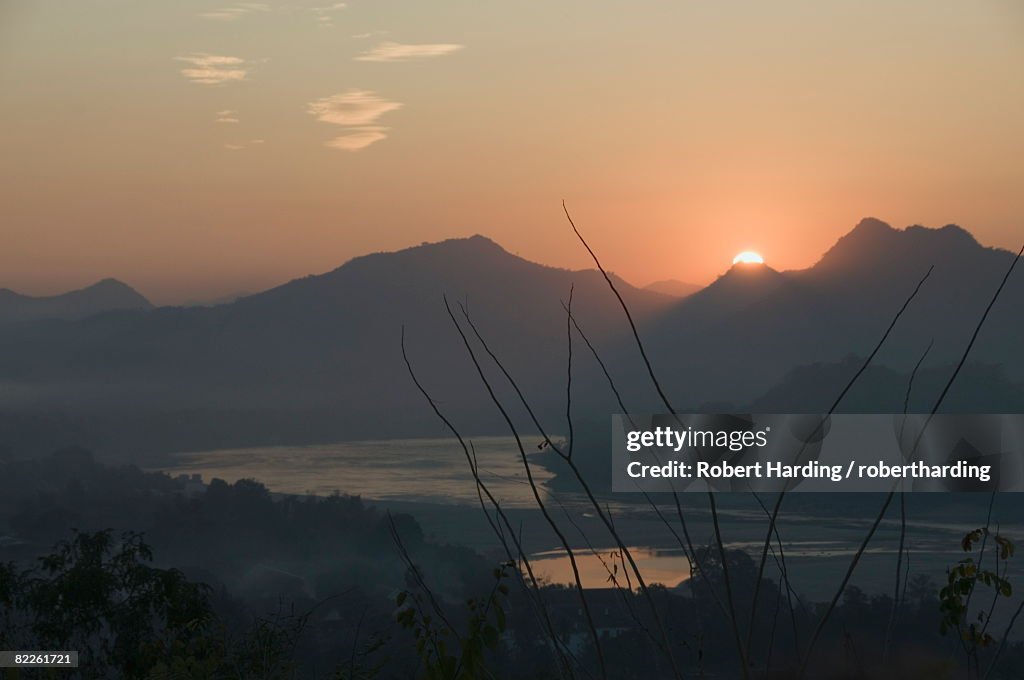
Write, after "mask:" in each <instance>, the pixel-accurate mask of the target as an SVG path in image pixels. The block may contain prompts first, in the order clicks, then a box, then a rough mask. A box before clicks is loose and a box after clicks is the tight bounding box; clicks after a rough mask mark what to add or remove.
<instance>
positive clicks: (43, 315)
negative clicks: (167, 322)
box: [0, 279, 152, 323]
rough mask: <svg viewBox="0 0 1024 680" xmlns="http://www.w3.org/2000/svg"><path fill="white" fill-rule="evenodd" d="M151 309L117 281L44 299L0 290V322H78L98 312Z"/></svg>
mask: <svg viewBox="0 0 1024 680" xmlns="http://www.w3.org/2000/svg"><path fill="white" fill-rule="evenodd" d="M151 307H152V305H151V304H150V302H149V300H147V299H146V298H144V297H143V296H142V295H140V294H139V293H138V292H137V291H135V289H133V288H132V287H131V286H129V285H127V284H124V283H121V282H120V281H118V280H117V279H103V280H102V281H99V282H98V283H94V284H93V285H91V286H88V287H86V288H82V289H80V290H73V291H71V292H68V293H63V294H61V295H51V296H45V297H33V296H30V295H22V294H21V293H16V292H14V291H13V290H10V289H9V288H0V323H10V322H19V321H35V320H38V319H82V318H85V317H87V316H92V315H93V314H99V313H101V312H110V311H118V310H127V309H149V308H151Z"/></svg>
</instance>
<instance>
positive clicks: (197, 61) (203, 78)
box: [175, 52, 249, 85]
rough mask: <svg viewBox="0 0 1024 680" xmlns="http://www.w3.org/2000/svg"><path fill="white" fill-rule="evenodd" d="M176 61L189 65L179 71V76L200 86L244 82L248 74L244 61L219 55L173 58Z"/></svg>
mask: <svg viewBox="0 0 1024 680" xmlns="http://www.w3.org/2000/svg"><path fill="white" fill-rule="evenodd" d="M175 60H176V61H181V62H184V63H186V64H189V67H188V68H183V69H181V75H183V76H185V77H186V78H187V79H188V80H190V81H191V82H193V83H198V84H200V85H222V84H224V83H231V82H237V81H240V80H245V78H246V76H247V75H248V73H249V70H248V69H247V68H246V62H245V60H244V59H240V58H238V57H228V56H224V55H220V54H206V53H202V52H200V53H194V54H190V55H188V56H185V57H175Z"/></svg>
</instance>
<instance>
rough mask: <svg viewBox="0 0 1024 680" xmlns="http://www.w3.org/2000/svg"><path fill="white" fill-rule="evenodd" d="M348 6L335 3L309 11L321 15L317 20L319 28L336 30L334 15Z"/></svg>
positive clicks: (312, 8)
mask: <svg viewBox="0 0 1024 680" xmlns="http://www.w3.org/2000/svg"><path fill="white" fill-rule="evenodd" d="M346 6H347V3H344V2H335V3H333V4H330V5H323V6H322V7H310V8H309V11H311V12H314V13H316V14H319V15H320V16H318V17H317V18H316V22H317V26H320V27H321V28H334V13H335V12H337V11H338V10H342V9H345V7H346Z"/></svg>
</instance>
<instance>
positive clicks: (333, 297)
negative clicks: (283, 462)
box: [0, 236, 672, 451]
mask: <svg viewBox="0 0 1024 680" xmlns="http://www.w3.org/2000/svg"><path fill="white" fill-rule="evenodd" d="M618 283H619V286H620V288H621V290H622V292H623V294H624V295H625V297H626V299H627V301H628V302H629V304H630V306H631V308H632V309H633V311H634V313H635V314H636V316H637V318H639V319H646V318H647V317H649V316H651V315H653V314H655V313H658V312H660V311H662V310H663V309H664V308H665V307H666V306H667V305H668V304H670V303H671V302H672V300H671V299H670V298H667V297H665V296H662V295H659V294H656V293H650V292H646V291H643V290H640V289H636V288H633V287H632V286H630V285H629V284H626V283H625V282H623V281H619V282H618ZM570 290H572V295H573V301H572V305H573V314H574V315H575V317H576V319H577V320H578V322H579V324H580V325H581V326H582V327H583V328H584V329H585V331H586V332H587V333H588V335H589V337H590V339H591V341H592V342H594V343H595V344H596V345H597V346H599V347H602V346H603V347H605V348H607V347H608V346H609V345H610V344H611V338H612V336H613V335H615V334H618V333H621V332H623V331H624V329H625V328H626V326H625V325H624V322H623V319H622V313H621V310H619V309H618V307H617V304H616V302H615V299H614V297H613V296H612V294H611V292H610V291H609V290H608V287H607V285H606V283H605V282H604V280H603V278H602V277H601V275H600V273H599V272H597V271H594V270H583V271H568V270H564V269H557V268H553V267H546V266H543V265H539V264H535V263H533V262H528V261H526V260H524V259H522V258H519V257H517V256H514V255H512V254H510V253H508V252H506V251H505V250H503V249H502V248H501V247H500V246H498V245H497V244H495V243H494V242H493V241H490V240H488V239H486V238H484V237H481V236H474V237H472V238H467V239H454V240H449V241H444V242H442V243H434V244H425V245H422V246H418V247H415V248H409V249H406V250H402V251H398V252H393V253H377V254H373V255H367V256H365V257H358V258H355V259H353V260H351V261H350V262H348V263H346V264H345V265H343V266H341V267H339V268H338V269H335V270H333V271H331V272H328V273H326V274H322V275H318V276H308V277H305V278H302V279H297V280H295V281H292V282H290V283H287V284H285V285H282V286H280V287H278V288H274V289H272V290H269V291H266V292H264V293H260V294H257V295H251V296H249V297H245V298H242V299H240V300H238V301H236V302H234V303H231V304H226V305H219V306H216V307H192V308H161V309H157V310H153V311H151V312H146V313H144V314H143V313H136V314H121V315H118V316H116V317H110V316H100V317H93V318H90V319H85V320H82V321H79V322H75V323H68V322H61V323H56V322H48V323H38V324H32V325H29V326H23V327H19V328H18V329H16V331H14V332H11V333H8V334H5V335H3V336H2V337H0V382H4V383H6V385H5V387H7V390H6V391H5V394H6V395H7V396H6V403H5V404H4V405H5V406H7V407H9V409H8V413H7V414H6V416H7V417H8V418H14V416H13V415H12V414H11V412H12V411H13V412H14V413H18V412H23V411H24V410H25V409H26V408H27V407H26V406H25V404H27V403H29V402H31V404H32V405H33V408H34V409H36V410H37V411H38V410H39V409H45V410H46V413H53V412H61V413H66V414H69V415H68V416H67V418H68V419H69V424H67V425H66V427H65V429H66V430H67V431H68V432H69V434H68V435H67V441H77V442H80V443H82V444H84V445H90V446H95V447H96V449H97V450H99V451H104V450H106V449H107V448H108V447H107V446H105V444H108V443H109V442H107V441H106V439H107V437H106V435H103V436H100V435H95V436H90V435H88V431H89V430H96V429H97V428H100V429H109V430H110V431H111V432H115V431H116V432H119V433H121V435H123V436H124V437H126V438H127V439H128V440H130V441H131V444H132V446H133V447H138V448H150V449H162V450H168V449H182V448H192V447H195V446H209V445H210V444H211V442H212V443H220V444H225V445H227V444H241V443H254V442H260V441H264V442H274V441H325V440H331V439H339V438H374V437H393V436H398V435H401V434H423V433H430V434H443V432H444V430H443V429H442V427H441V425H440V424H439V423H438V422H437V421H436V419H435V417H434V416H433V414H432V413H431V412H430V411H429V409H428V408H427V406H426V403H425V402H424V400H423V398H422V396H421V395H419V394H418V393H417V392H416V390H415V388H414V386H413V384H412V382H411V381H410V379H409V376H408V374H407V371H406V368H405V365H404V363H403V361H402V356H401V351H400V344H399V341H400V336H401V332H402V329H403V326H404V328H405V332H406V342H407V347H408V351H409V355H410V358H411V360H412V361H413V363H414V365H415V367H416V369H417V371H418V372H419V374H420V378H421V380H422V381H423V382H424V384H425V385H426V386H427V387H428V388H429V389H430V390H431V392H432V393H433V395H434V396H435V398H437V399H438V401H439V403H441V404H442V405H443V407H444V408H445V410H446V412H447V413H448V414H449V415H450V416H451V417H452V418H453V419H455V420H456V422H459V423H460V424H462V425H463V426H464V427H467V428H468V429H470V430H475V431H480V430H481V429H485V428H486V429H491V431H503V430H504V428H503V427H502V426H501V421H500V418H499V417H498V415H497V413H496V412H495V410H494V407H493V405H492V404H491V403H490V401H489V400H488V398H487V393H486V392H485V391H484V388H483V387H482V385H481V384H480V381H479V378H478V376H477V375H476V373H475V371H474V369H473V366H472V364H471V363H470V361H469V359H468V357H467V355H466V352H465V348H464V346H463V343H462V340H461V339H460V337H459V335H458V333H457V332H456V330H455V328H454V327H453V325H452V322H451V319H450V318H449V317H448V315H447V313H446V311H445V307H444V304H443V300H442V295H443V294H447V296H448V299H449V300H450V302H451V304H452V307H453V311H454V313H455V314H456V316H457V317H459V318H461V317H460V316H459V315H460V311H459V309H458V304H459V303H464V304H465V305H466V307H467V308H468V309H469V311H470V313H471V314H472V317H473V319H474V321H475V323H476V324H477V327H478V328H479V329H480V332H481V333H482V334H483V335H484V336H485V337H486V338H487V339H488V341H489V342H490V343H491V346H492V347H493V349H494V350H495V351H496V352H497V353H498V355H499V356H500V357H502V359H503V361H505V362H506V364H507V366H508V368H509V369H510V370H511V371H512V372H513V373H514V374H515V375H516V376H517V377H518V378H519V379H520V380H521V381H522V387H523V389H524V390H526V392H527V393H528V394H529V395H531V396H532V397H533V398H534V399H535V402H536V403H535V405H536V406H537V408H538V409H540V410H541V411H542V412H548V413H560V414H564V409H565V406H564V399H565V391H564V387H561V386H560V385H561V383H562V381H563V380H564V376H565V372H566V343H567V338H566V333H567V328H566V321H567V318H566V313H565V310H564V309H563V306H562V303H563V301H566V302H568V299H569V295H570ZM577 342H578V340H577ZM474 345H475V346H477V349H478V351H479V346H478V345H476V343H475V342H474ZM579 352H580V349H579V348H577V353H579ZM484 358H485V359H486V357H484ZM576 363H577V364H578V370H579V371H580V376H581V379H583V374H584V372H585V371H588V370H589V371H593V370H596V369H595V367H594V363H593V361H592V360H585V359H583V358H579V359H577V361H576ZM488 374H489V375H491V377H492V378H494V377H495V373H494V372H493V371H492V370H491V369H490V368H488ZM499 377H500V376H499ZM495 386H496V388H497V389H500V390H501V391H502V393H503V394H505V393H507V388H506V386H505V385H504V384H503V383H502V382H501V381H498V380H495ZM0 398H2V397H0ZM83 410H85V411H87V412H88V414H89V417H88V418H86V417H84V416H82V417H81V418H77V416H76V418H71V415H70V414H76V413H82V412H83ZM125 412H132V413H134V414H136V415H133V416H132V417H130V418H129V417H125V416H124V413H125ZM139 413H145V414H146V416H145V418H143V417H142V416H140V415H138V414H139ZM119 414H120V415H119ZM104 419H109V420H110V421H111V422H110V423H109V425H105V424H104ZM2 421H3V418H2V417H0V439H2V438H3V434H4V424H3V422H2ZM18 422H21V421H18ZM18 422H10V423H9V424H8V425H7V427H8V428H9V429H8V432H17V431H18V428H19V427H20V426H19V425H18ZM142 422H145V423H146V426H145V427H144V426H142V425H138V426H133V425H132V423H142ZM34 427H35V431H36V432H42V433H47V434H46V436H47V437H50V438H52V437H54V436H56V435H53V434H50V433H52V432H55V431H56V432H59V431H61V427H60V426H58V425H56V424H55V423H53V422H51V420H49V419H46V420H44V421H41V422H36V425H35V426H34ZM133 427H134V429H135V430H136V432H135V433H132V434H131V436H130V437H129V436H128V435H127V434H125V433H127V432H128V431H129V430H131V429H133ZM498 428H501V429H498ZM140 433H145V434H140ZM11 436H12V437H13V434H12V435H11ZM119 436H120V435H119ZM140 437H147V438H148V439H150V441H148V442H145V443H143V442H139V441H138V439H139V438H140ZM198 442H202V443H198ZM49 443H51V444H55V445H59V444H60V443H61V441H60V440H57V441H51V442H49ZM126 445H127V444H126Z"/></svg>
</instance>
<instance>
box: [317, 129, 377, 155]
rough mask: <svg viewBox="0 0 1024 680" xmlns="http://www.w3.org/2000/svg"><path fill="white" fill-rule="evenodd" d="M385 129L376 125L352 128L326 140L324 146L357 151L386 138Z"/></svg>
mask: <svg viewBox="0 0 1024 680" xmlns="http://www.w3.org/2000/svg"><path fill="white" fill-rule="evenodd" d="M387 130H388V128H386V127H380V126H378V125H373V126H367V127H358V128H352V132H350V133H349V134H347V135H342V136H341V137H335V138H334V139H331V140H329V141H326V142H324V146H327V147H330V148H332V149H338V150H339V151H359V150H360V149H365V148H366V147H368V146H370V145H371V144H373V143H375V142H379V141H380V140H382V139H386V138H387V134H385V133H386V132H387Z"/></svg>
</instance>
